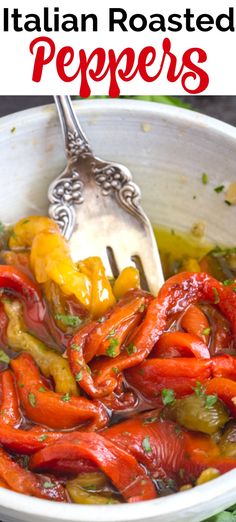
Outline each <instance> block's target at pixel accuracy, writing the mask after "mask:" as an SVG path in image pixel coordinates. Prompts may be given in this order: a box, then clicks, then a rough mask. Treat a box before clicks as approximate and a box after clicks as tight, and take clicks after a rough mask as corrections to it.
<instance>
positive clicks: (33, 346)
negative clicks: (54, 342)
mask: <svg viewBox="0 0 236 522" xmlns="http://www.w3.org/2000/svg"><path fill="white" fill-rule="evenodd" d="M2 301H3V305H4V310H5V312H6V314H7V317H8V320H9V322H8V326H7V341H8V345H9V347H10V348H12V349H13V350H15V351H17V352H18V351H24V352H27V353H30V354H31V355H32V357H33V359H34V360H35V362H36V363H37V365H38V366H39V368H40V370H41V372H42V373H43V375H44V376H45V377H52V378H53V380H54V383H55V390H56V392H58V393H69V394H70V395H78V387H77V384H76V381H75V378H74V377H73V374H72V372H71V370H70V367H69V363H68V361H67V360H66V359H65V358H64V357H62V355H60V354H59V353H58V352H56V351H55V350H54V349H53V348H49V347H48V346H46V345H45V344H44V343H43V342H42V341H40V340H39V339H37V338H36V337H34V336H33V335H31V334H29V333H28V332H27V331H26V326H25V324H24V321H23V314H22V307H21V304H20V302H19V301H9V300H6V299H3V300H2Z"/></svg>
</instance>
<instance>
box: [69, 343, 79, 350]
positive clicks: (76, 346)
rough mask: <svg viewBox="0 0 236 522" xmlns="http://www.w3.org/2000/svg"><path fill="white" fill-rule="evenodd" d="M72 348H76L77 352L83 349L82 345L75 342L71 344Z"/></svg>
mask: <svg viewBox="0 0 236 522" xmlns="http://www.w3.org/2000/svg"><path fill="white" fill-rule="evenodd" d="M70 348H71V350H75V351H76V352H80V351H81V346H80V345H79V344H75V343H73V344H72V345H71V346H70Z"/></svg>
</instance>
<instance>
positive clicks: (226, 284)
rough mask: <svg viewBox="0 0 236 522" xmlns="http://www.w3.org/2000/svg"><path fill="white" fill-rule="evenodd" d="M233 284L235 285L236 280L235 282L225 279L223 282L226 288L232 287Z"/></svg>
mask: <svg viewBox="0 0 236 522" xmlns="http://www.w3.org/2000/svg"><path fill="white" fill-rule="evenodd" d="M233 283H234V280H233V279H225V280H224V281H223V285H224V286H230V285H232V284H233Z"/></svg>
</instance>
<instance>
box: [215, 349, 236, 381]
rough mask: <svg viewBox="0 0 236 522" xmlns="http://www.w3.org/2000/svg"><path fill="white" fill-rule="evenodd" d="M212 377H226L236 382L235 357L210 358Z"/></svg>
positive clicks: (220, 356) (219, 356)
mask: <svg viewBox="0 0 236 522" xmlns="http://www.w3.org/2000/svg"><path fill="white" fill-rule="evenodd" d="M211 368H212V376H213V377H226V378H228V379H232V380H236V357H232V355H227V354H226V355H218V356H217V357H212V358H211Z"/></svg>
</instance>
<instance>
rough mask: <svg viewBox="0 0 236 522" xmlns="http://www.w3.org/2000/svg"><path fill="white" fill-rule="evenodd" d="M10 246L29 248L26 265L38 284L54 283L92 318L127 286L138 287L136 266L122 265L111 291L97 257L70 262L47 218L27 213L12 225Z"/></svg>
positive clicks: (113, 301) (107, 306)
mask: <svg viewBox="0 0 236 522" xmlns="http://www.w3.org/2000/svg"><path fill="white" fill-rule="evenodd" d="M9 246H10V248H19V249H20V248H21V249H23V248H31V252H30V266H31V268H32V270H33V273H34V275H35V278H36V280H37V282H38V283H41V284H45V283H47V282H48V281H53V282H54V283H56V284H57V285H58V286H59V287H60V289H61V291H62V292H63V293H64V294H65V295H74V296H75V297H76V298H77V299H78V301H79V302H80V303H81V304H82V305H83V306H84V307H85V308H87V310H89V311H90V313H91V315H92V317H99V316H102V315H103V314H104V313H105V312H106V311H107V309H108V308H110V307H111V306H112V305H113V304H114V303H115V298H118V299H119V298H120V297H122V296H123V295H124V294H125V293H126V292H127V291H128V290H130V289H131V288H137V287H139V286H140V281H139V273H138V271H137V270H136V268H132V267H130V268H126V269H125V270H123V271H122V272H121V274H120V275H119V277H118V279H117V281H116V283H115V286H114V292H113V290H112V288H111V285H110V282H109V279H108V278H107V277H106V274H105V268H104V266H103V264H102V261H101V259H100V258H99V257H90V258H87V259H85V260H84V261H80V262H79V263H78V266H77V265H76V264H75V263H74V262H73V261H72V258H71V256H70V251H69V246H68V243H67V241H66V240H65V239H64V237H63V236H62V235H61V234H60V231H59V228H58V226H57V225H56V223H54V222H53V221H52V220H51V219H49V218H47V217H43V216H29V217H28V218H25V219H21V220H20V221H18V223H16V225H15V226H14V227H13V232H12V235H11V236H10V240H9Z"/></svg>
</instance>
